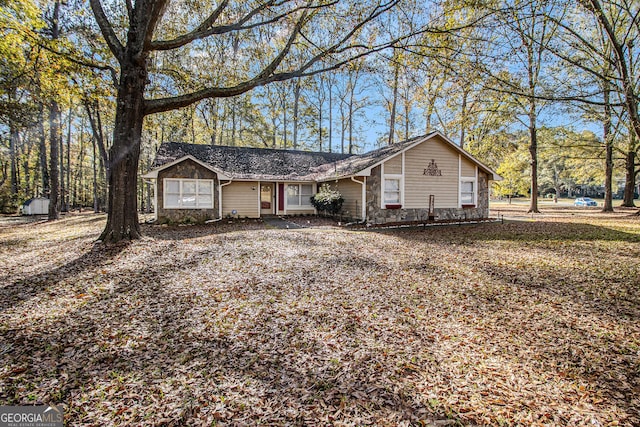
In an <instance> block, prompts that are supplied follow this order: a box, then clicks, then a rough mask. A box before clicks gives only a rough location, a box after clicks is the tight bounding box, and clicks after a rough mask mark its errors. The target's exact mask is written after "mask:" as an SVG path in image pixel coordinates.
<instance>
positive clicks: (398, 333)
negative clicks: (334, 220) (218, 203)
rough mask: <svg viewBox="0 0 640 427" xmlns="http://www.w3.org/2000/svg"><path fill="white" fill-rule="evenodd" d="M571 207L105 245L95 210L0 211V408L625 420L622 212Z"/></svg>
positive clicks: (629, 265) (629, 354)
mask: <svg viewBox="0 0 640 427" xmlns="http://www.w3.org/2000/svg"><path fill="white" fill-rule="evenodd" d="M582 212H587V211H582ZM588 212H589V214H585V215H583V214H581V213H580V212H578V213H576V212H556V213H555V214H553V215H545V216H539V217H537V218H534V219H533V220H532V219H531V218H530V217H528V216H526V215H525V216H523V217H522V218H521V220H520V221H513V220H509V221H506V222H505V223H504V224H501V223H494V224H483V225H470V226H451V227H438V228H427V229H426V230H422V229H414V230H395V231H394V230H384V231H358V232H354V231H348V230H345V229H339V228H337V227H334V228H331V227H326V226H325V227H323V228H322V229H304V230H275V229H267V228H265V227H264V226H263V225H262V224H260V223H256V222H251V221H247V222H244V223H237V224H227V223H220V224H218V225H211V226H202V227H176V228H171V227H168V228H167V227H155V226H145V227H144V232H145V236H146V237H145V238H144V239H143V240H140V241H137V242H134V243H132V244H130V245H124V246H118V247H110V248H104V247H102V246H101V245H99V244H96V243H95V242H94V241H95V239H96V238H97V236H98V235H99V232H100V231H101V229H102V227H103V225H104V216H100V215H93V214H83V215H71V216H67V217H66V218H65V219H63V220H61V221H59V222H56V223H46V222H40V223H33V224H27V225H15V224H13V225H7V223H6V222H5V223H4V224H5V225H0V259H1V260H2V262H1V263H0V362H1V363H0V404H12V405H17V404H30V403H37V402H46V403H63V404H64V405H66V415H65V417H66V424H67V425H70V426H78V425H83V426H85V425H95V426H102V425H114V426H125V425H127V426H129V425H130V426H140V425H175V426H177V425H198V426H199V425H228V426H240V425H278V426H279V425H318V426H327V425H335V426H348V425H349V426H351V425H353V426H356V425H358V426H360V425H377V426H402V425H405V426H406V425H448V424H459V425H589V426H608V425H626V426H632V425H639V424H640V400H639V399H640V322H639V320H640V245H639V243H640V219H639V218H638V217H631V216H629V212H624V211H623V212H622V213H618V214H614V215H602V214H598V213H597V212H596V211H588ZM517 214H518V212H515V211H513V212H511V211H509V210H508V209H507V213H505V214H504V215H505V216H514V215H517ZM446 420H449V421H446Z"/></svg>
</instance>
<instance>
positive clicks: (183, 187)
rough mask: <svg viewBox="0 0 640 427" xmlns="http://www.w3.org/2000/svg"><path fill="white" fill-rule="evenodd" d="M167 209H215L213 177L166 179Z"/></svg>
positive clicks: (165, 199) (165, 206) (165, 201)
mask: <svg viewBox="0 0 640 427" xmlns="http://www.w3.org/2000/svg"><path fill="white" fill-rule="evenodd" d="M163 186H164V208H165V209H213V180H212V179H174V178H165V179H164V185H163Z"/></svg>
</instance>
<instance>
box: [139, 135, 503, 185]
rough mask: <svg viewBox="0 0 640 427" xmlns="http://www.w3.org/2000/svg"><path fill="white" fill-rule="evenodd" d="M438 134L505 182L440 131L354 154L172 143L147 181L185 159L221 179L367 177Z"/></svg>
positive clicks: (493, 176) (163, 150) (162, 151)
mask: <svg viewBox="0 0 640 427" xmlns="http://www.w3.org/2000/svg"><path fill="white" fill-rule="evenodd" d="M436 135H437V136H440V137H441V139H442V140H444V141H445V143H446V144H447V145H449V146H450V147H451V148H453V149H454V150H455V151H457V152H458V153H460V154H462V155H463V156H465V157H466V158H468V159H469V160H471V161H472V162H474V163H475V164H477V165H478V166H479V167H480V169H481V170H483V171H485V172H487V173H488V174H489V175H490V177H491V178H490V179H493V180H500V179H501V178H500V176H498V175H497V174H496V173H495V172H494V171H493V170H491V169H490V168H489V167H487V166H485V165H484V164H482V163H481V162H480V161H478V160H477V159H475V158H474V157H473V156H472V155H471V154H469V153H467V152H466V151H465V150H463V149H462V148H460V147H459V146H458V145H456V144H455V143H454V142H453V141H451V140H450V139H448V138H447V137H445V136H444V135H442V134H441V133H440V132H437V131H436V132H431V133H429V134H427V135H424V136H419V137H415V138H411V139H408V140H406V141H404V142H400V143H398V144H393V145H389V146H386V147H382V148H379V149H377V150H373V151H369V152H367V153H364V154H353V155H352V154H338V153H319V152H312V151H296V150H275V149H268V148H250V147H226V146H219V145H196V144H185V143H178V142H169V143H163V144H162V145H161V146H160V148H159V149H158V152H157V154H156V158H155V160H154V162H153V165H152V168H153V170H152V171H151V172H149V173H147V174H146V175H145V178H156V177H157V173H158V171H160V170H162V169H164V168H166V167H169V166H171V165H173V164H175V163H178V162H180V161H182V160H183V159H185V158H191V159H192V160H195V161H197V162H198V163H200V164H202V165H203V166H205V167H208V168H209V169H211V170H213V171H214V172H217V173H218V174H220V175H221V177H220V178H221V179H238V180H274V181H329V180H332V179H338V178H343V177H349V176H359V175H360V176H367V175H370V171H371V169H372V168H374V167H375V166H377V165H379V164H380V163H382V162H384V161H385V160H387V159H390V158H392V157H394V156H396V155H398V154H400V153H402V152H404V151H406V150H409V149H410V148H412V147H414V146H416V145H418V144H421V143H423V142H425V141H427V140H429V139H431V138H433V137H434V136H436Z"/></svg>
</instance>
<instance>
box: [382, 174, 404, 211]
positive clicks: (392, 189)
mask: <svg viewBox="0 0 640 427" xmlns="http://www.w3.org/2000/svg"><path fill="white" fill-rule="evenodd" d="M383 185H384V188H383V197H382V201H383V207H384V206H387V205H393V206H394V207H395V208H397V207H399V206H400V205H402V178H401V177H400V176H385V177H384V184H383Z"/></svg>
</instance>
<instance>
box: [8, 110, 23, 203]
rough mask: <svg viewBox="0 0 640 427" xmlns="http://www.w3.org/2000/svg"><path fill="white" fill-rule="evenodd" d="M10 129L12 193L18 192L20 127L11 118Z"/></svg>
mask: <svg viewBox="0 0 640 427" xmlns="http://www.w3.org/2000/svg"><path fill="white" fill-rule="evenodd" d="M9 126H10V128H11V129H10V130H9V133H10V135H9V157H10V158H11V159H10V160H11V166H10V168H11V169H10V174H11V194H18V153H17V147H18V139H19V138H20V135H19V134H18V127H17V126H16V124H15V123H14V122H13V120H11V122H10V125H9Z"/></svg>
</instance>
